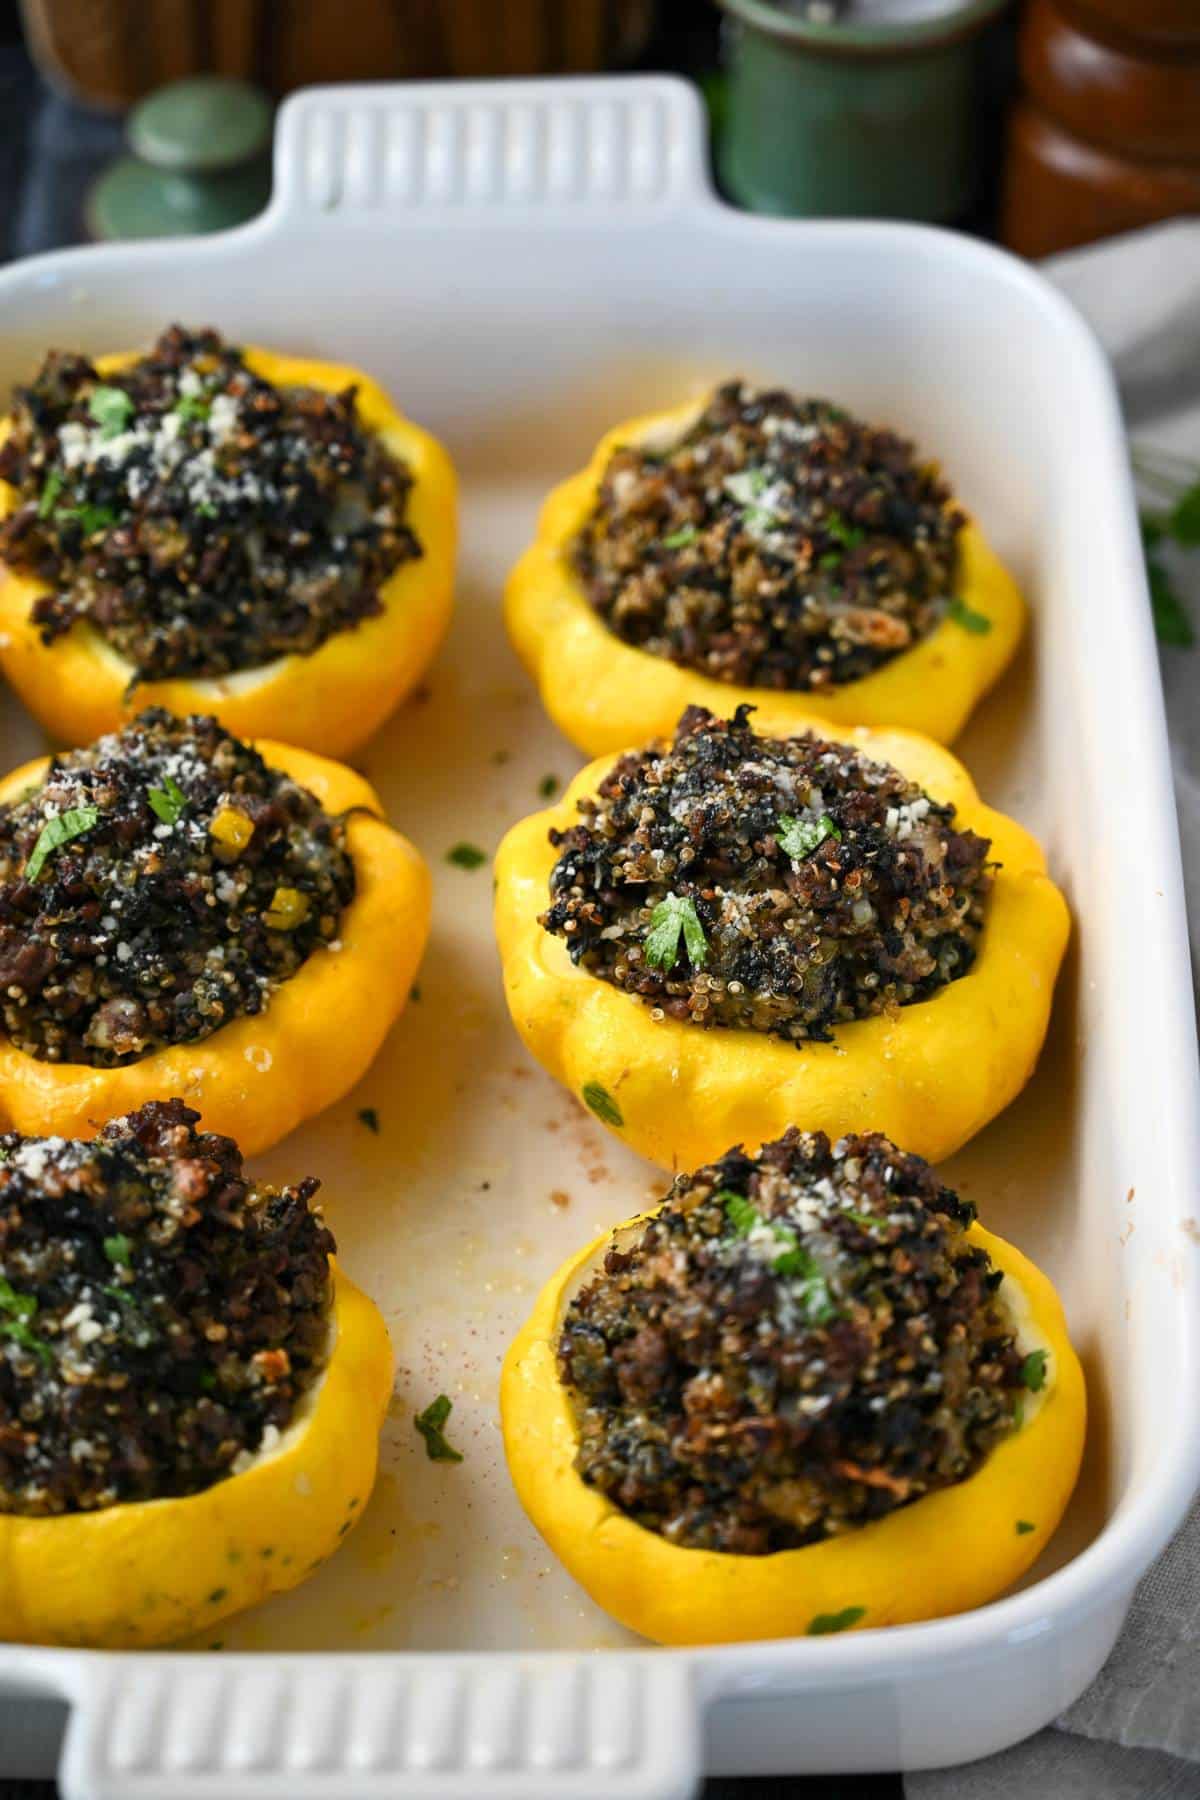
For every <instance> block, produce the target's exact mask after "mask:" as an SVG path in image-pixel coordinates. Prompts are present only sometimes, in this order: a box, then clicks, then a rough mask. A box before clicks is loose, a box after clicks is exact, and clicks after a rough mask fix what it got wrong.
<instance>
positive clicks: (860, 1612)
mask: <svg viewBox="0 0 1200 1800" xmlns="http://www.w3.org/2000/svg"><path fill="white" fill-rule="evenodd" d="M866 1615H867V1609H866V1607H865V1606H844V1607H843V1608H842V1610H841V1612H836V1613H818V1614H817V1616H816V1618H815V1619H810V1620H809V1624H808V1632H807V1635H808V1636H809V1637H828V1636H830V1634H831V1633H832V1632H835V1631H849V1629H850V1627H851V1625H857V1624H858V1621H859V1620H860V1619H864V1618H865V1617H866Z"/></svg>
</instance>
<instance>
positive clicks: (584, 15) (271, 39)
mask: <svg viewBox="0 0 1200 1800" xmlns="http://www.w3.org/2000/svg"><path fill="white" fill-rule="evenodd" d="M21 3H22V8H23V11H24V16H25V25H26V31H27V34H28V38H29V43H30V47H31V49H32V51H33V55H34V57H35V58H36V60H37V62H38V63H39V65H40V67H41V68H42V70H43V72H44V73H45V74H46V75H47V76H48V77H49V79H50V80H51V81H52V82H54V84H55V85H56V86H58V87H60V88H63V89H65V90H66V91H67V92H68V93H69V94H70V95H71V96H72V98H74V99H77V100H82V101H83V102H84V103H85V104H87V105H90V106H100V107H123V106H128V105H129V104H130V103H131V102H132V101H134V100H137V99H139V98H140V97H141V95H143V94H146V93H149V92H150V91H151V89H153V88H156V87H161V86H162V85H163V83H164V82H168V81H176V80H178V79H179V78H180V77H181V76H185V75H196V74H202V73H204V74H207V73H214V74H221V75H240V76H243V77H244V78H246V79H247V80H249V81H255V82H257V83H259V85H260V86H262V87H265V88H266V89H268V91H270V92H271V93H276V94H281V93H286V92H287V91H288V90H289V89H290V88H294V87H302V86H304V85H305V84H306V83H309V82H314V81H368V80H376V81H379V80H390V79H396V78H402V77H406V76H433V77H438V76H472V75H476V76H478V75H539V74H555V73H571V72H583V71H586V70H591V69H601V68H605V67H608V66H610V65H612V64H614V63H620V62H624V61H628V60H629V59H630V58H632V57H635V56H637V55H638V54H639V52H640V51H641V50H642V49H644V47H645V44H646V41H647V39H648V38H649V35H650V32H651V29H652V27H653V24H654V15H655V10H656V0H503V4H501V3H500V0H21Z"/></svg>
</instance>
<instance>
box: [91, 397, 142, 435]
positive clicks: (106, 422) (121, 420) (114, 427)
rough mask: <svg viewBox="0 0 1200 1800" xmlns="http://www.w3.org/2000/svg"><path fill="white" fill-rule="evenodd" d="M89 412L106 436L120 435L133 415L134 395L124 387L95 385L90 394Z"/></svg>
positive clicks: (102, 433)
mask: <svg viewBox="0 0 1200 1800" xmlns="http://www.w3.org/2000/svg"><path fill="white" fill-rule="evenodd" d="M88 412H89V413H90V414H91V416H92V418H93V419H95V421H96V423H97V425H98V426H99V427H100V435H101V437H105V438H114V437H120V435H121V433H122V432H123V431H124V429H125V427H126V426H127V425H128V423H129V421H130V419H132V417H133V413H134V405H133V396H132V395H131V394H127V393H126V392H125V389H124V388H119V387H104V386H101V387H94V388H93V389H92V391H91V393H90V394H89V395H88Z"/></svg>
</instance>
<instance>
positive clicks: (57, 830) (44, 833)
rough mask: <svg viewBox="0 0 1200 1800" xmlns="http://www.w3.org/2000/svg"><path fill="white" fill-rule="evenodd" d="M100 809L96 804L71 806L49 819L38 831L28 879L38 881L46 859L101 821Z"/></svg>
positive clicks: (28, 863) (28, 864)
mask: <svg viewBox="0 0 1200 1800" xmlns="http://www.w3.org/2000/svg"><path fill="white" fill-rule="evenodd" d="M99 819H100V811H99V808H98V807H95V806H69V807H68V808H67V810H66V812H61V813H58V814H56V816H55V817H54V818H53V819H47V820H46V823H45V824H44V825H43V826H42V829H41V831H40V832H39V833H38V841H37V843H36V844H35V845H34V846H33V855H32V856H31V857H30V858H29V861H28V862H27V863H26V864H25V879H26V881H36V880H37V878H38V876H39V875H40V874H41V872H42V868H43V866H44V864H45V862H46V859H47V858H48V857H50V856H53V854H54V852H55V851H56V850H59V849H61V848H62V846H63V845H64V844H69V843H70V842H71V840H72V838H77V837H82V836H83V835H84V833H85V832H87V831H91V829H92V827H93V826H94V825H96V824H98V823H99Z"/></svg>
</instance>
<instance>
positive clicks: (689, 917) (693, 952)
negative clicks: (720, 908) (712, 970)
mask: <svg viewBox="0 0 1200 1800" xmlns="http://www.w3.org/2000/svg"><path fill="white" fill-rule="evenodd" d="M681 936H682V938H683V941H684V944H685V946H686V948H687V953H688V961H689V962H690V963H691V965H692V967H693V969H702V968H703V967H704V965H705V963H706V962H707V961H708V939H707V938H706V937H705V935H704V927H703V925H702V924H701V923H700V914H699V913H698V912H697V911H696V902H695V901H694V900H691V899H688V898H687V897H686V896H685V897H681V896H680V895H678V894H668V895H667V896H666V897H665V899H662V900H660V901H659V903H658V905H657V906H656V907H655V908H654V911H653V912H652V913H651V914H650V929H649V931H648V932H647V933H646V942H645V945H644V950H645V956H646V961H647V962H648V963H649V964H650V966H651V968H652V969H662V970H663V971H664V972H665V973H667V974H669V973H670V971H671V970H672V969H673V968H674V967H675V964H676V963H677V962H678V960H679V939H680V937H681Z"/></svg>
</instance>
